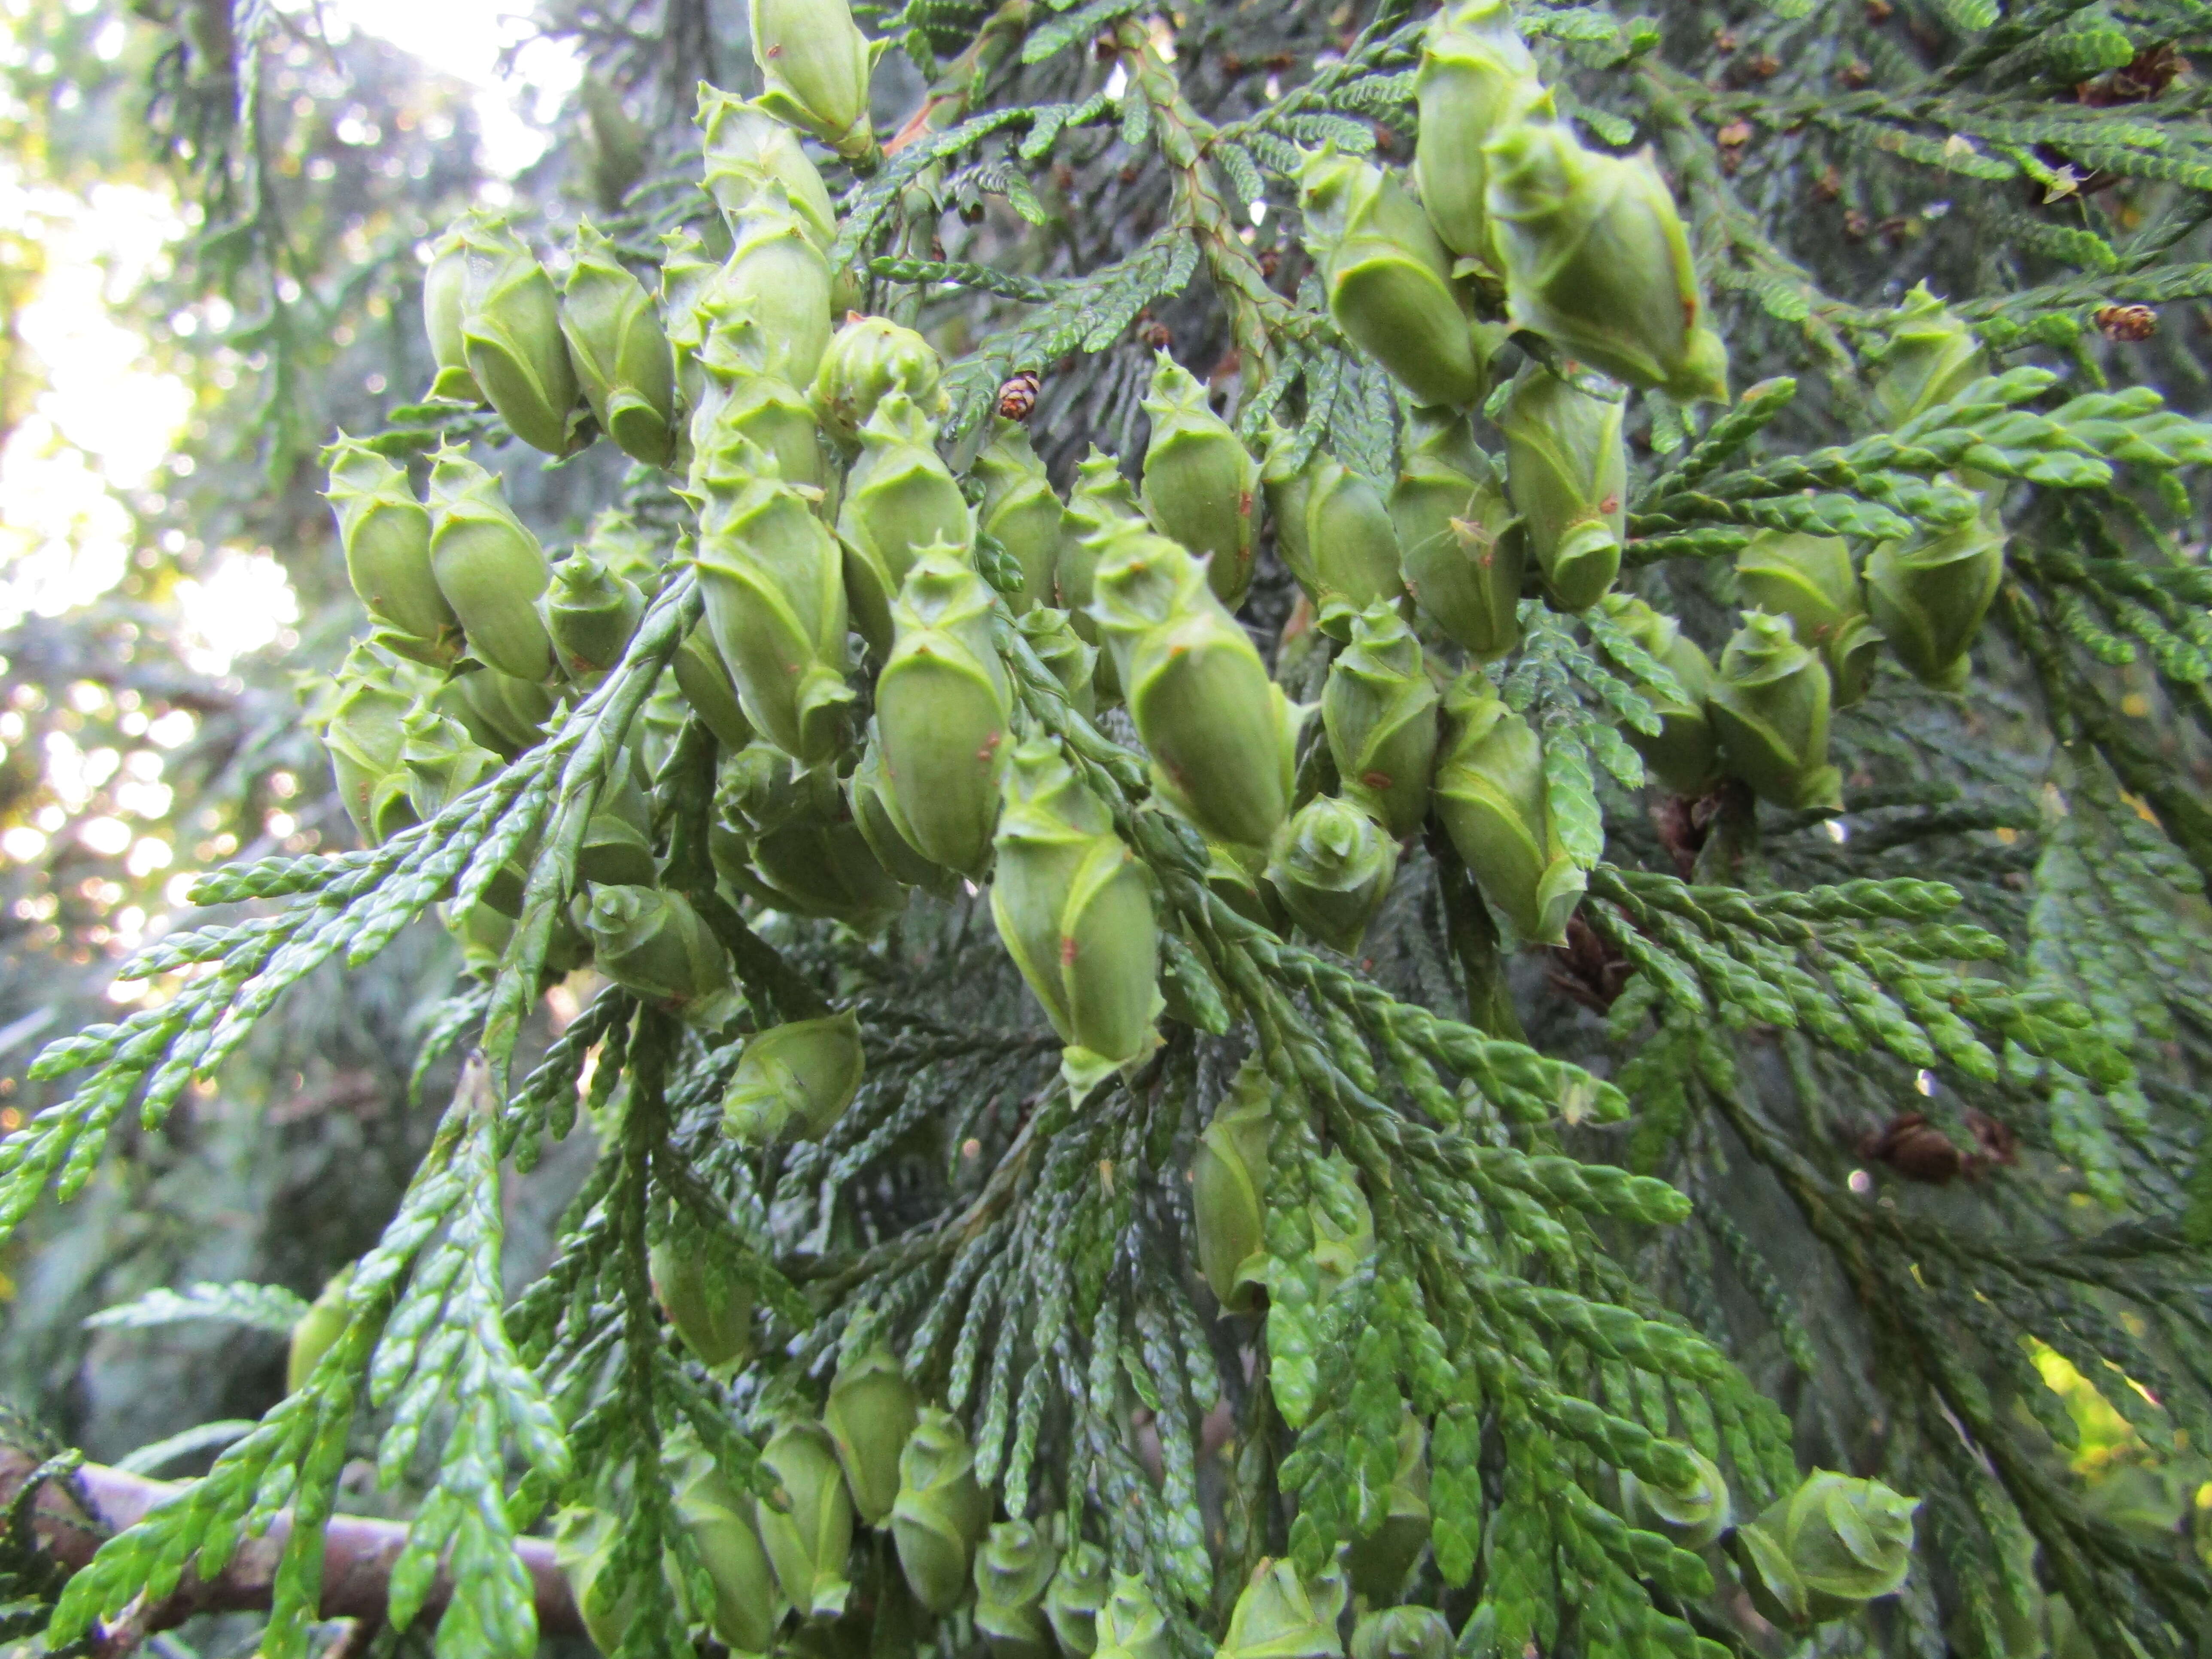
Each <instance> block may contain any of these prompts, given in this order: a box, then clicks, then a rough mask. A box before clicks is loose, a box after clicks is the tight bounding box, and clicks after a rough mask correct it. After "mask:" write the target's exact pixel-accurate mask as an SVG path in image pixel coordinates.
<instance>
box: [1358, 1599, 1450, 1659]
mask: <svg viewBox="0 0 2212 1659" xmlns="http://www.w3.org/2000/svg"><path fill="white" fill-rule="evenodd" d="M1451 1653H1452V1632H1451V1626H1450V1625H1449V1623H1447V1622H1446V1621H1445V1619H1444V1616H1443V1614H1442V1613H1438V1612H1437V1610H1436V1609H1435V1608H1434V1607H1383V1608H1382V1609H1381V1610H1379V1611H1377V1612H1374V1613H1362V1614H1360V1616H1359V1620H1358V1623H1356V1624H1354V1625H1353V1626H1352V1659H1450V1655H1451Z"/></svg>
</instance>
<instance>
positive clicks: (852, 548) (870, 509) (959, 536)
mask: <svg viewBox="0 0 2212 1659" xmlns="http://www.w3.org/2000/svg"><path fill="white" fill-rule="evenodd" d="M837 535H838V538H839V539H840V540H841V541H842V543H843V544H844V548H845V562H844V569H845V591H846V592H848V594H850V595H851V597H852V605H853V625H854V627H855V628H857V629H859V630H860V635H861V637H862V638H864V639H866V641H868V645H869V647H870V648H871V649H872V650H873V651H875V652H876V653H878V656H881V655H884V654H886V653H889V652H890V648H891V636H892V622H891V610H892V605H893V602H894V601H895V600H896V599H897V598H898V595H899V591H900V589H901V588H902V587H903V586H905V585H906V579H907V573H908V571H910V570H912V569H913V568H914V563H915V556H917V555H918V554H919V553H920V552H921V550H922V549H923V548H925V547H933V546H939V545H942V546H945V547H948V548H950V549H951V550H953V551H954V552H955V553H956V554H957V556H959V557H961V558H963V559H966V558H969V557H970V556H973V554H974V552H975V515H974V513H972V512H970V511H969V506H968V502H967V501H966V499H965V498H964V497H963V495H961V494H960V486H959V484H958V483H956V482H955V481H954V479H953V477H952V472H951V469H950V468H949V467H947V466H946V465H945V462H944V459H943V458H942V457H940V456H939V454H938V453H937V428H936V427H935V426H933V424H932V423H931V422H930V421H929V420H928V418H927V416H924V415H923V414H922V412H921V410H919V409H917V408H916V407H915V405H914V404H913V402H912V401H911V400H910V399H909V398H908V397H907V396H906V394H905V393H904V392H889V393H886V394H885V395H884V398H883V399H882V401H881V402H879V403H878V404H877V405H876V409H875V413H874V414H872V415H871V416H869V417H868V422H867V424H866V426H864V427H862V428H860V459H859V460H857V461H855V462H854V463H853V470H852V471H851V472H850V473H849V474H848V476H847V477H846V480H845V500H844V504H843V505H842V507H839V508H838V510H837Z"/></svg>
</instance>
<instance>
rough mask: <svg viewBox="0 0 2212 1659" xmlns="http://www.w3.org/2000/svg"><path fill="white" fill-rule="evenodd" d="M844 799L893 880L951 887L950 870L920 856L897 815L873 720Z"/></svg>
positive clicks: (934, 887) (933, 887) (941, 888)
mask: <svg viewBox="0 0 2212 1659" xmlns="http://www.w3.org/2000/svg"><path fill="white" fill-rule="evenodd" d="M845 799H846V800H847V802H848V804H849V805H851V807H852V809H853V822H854V824H855V825H856V826H857V827H858V828H859V829H860V838H861V839H862V840H863V841H865V842H867V843H868V848H869V850H870V851H871V852H872V853H874V854H875V855H876V860H877V862H878V863H879V864H881V865H882V866H884V870H885V871H886V872H889V873H890V876H891V877H892V878H893V879H895V880H896V881H898V882H900V883H901V884H903V885H905V886H908V887H926V888H927V889H929V890H931V891H933V892H942V891H945V890H946V889H947V888H948V887H949V886H950V884H951V872H949V871H947V870H946V869H945V866H943V865H941V864H936V863H933V862H932V861H931V860H928V859H927V858H925V857H923V856H922V854H921V853H920V852H919V851H918V850H917V849H916V848H915V844H914V842H913V840H912V839H911V833H912V832H911V831H909V830H908V829H907V827H906V822H905V820H904V819H903V818H902V817H900V816H899V811H898V803H897V801H896V799H893V796H892V792H891V787H890V777H889V775H887V774H886V773H885V772H884V750H883V738H882V737H881V735H880V734H879V733H878V732H877V730H876V723H875V721H873V720H870V721H869V722H868V736H867V741H866V743H865V744H863V745H862V746H861V749H860V763H859V764H857V765H856V766H854V768H853V775H852V776H850V777H848V778H847V779H846V780H845Z"/></svg>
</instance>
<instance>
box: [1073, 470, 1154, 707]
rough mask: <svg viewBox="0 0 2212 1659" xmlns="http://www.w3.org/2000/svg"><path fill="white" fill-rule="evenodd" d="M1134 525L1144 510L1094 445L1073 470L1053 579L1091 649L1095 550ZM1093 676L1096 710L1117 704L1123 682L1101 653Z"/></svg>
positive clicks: (1095, 636) (1094, 640)
mask: <svg viewBox="0 0 2212 1659" xmlns="http://www.w3.org/2000/svg"><path fill="white" fill-rule="evenodd" d="M1132 522H1133V523H1134V524H1135V525H1136V526H1138V527H1139V528H1141V527H1142V526H1143V525H1144V524H1145V513H1144V507H1143V504H1142V503H1140V502H1139V501H1138V499H1137V492H1136V490H1135V489H1133V488H1132V487H1131V485H1130V483H1129V481H1128V480H1127V478H1125V477H1122V476H1121V463H1120V462H1119V461H1116V460H1115V459H1114V458H1113V457H1112V456H1111V455H1108V454H1105V453H1102V452H1101V451H1100V450H1099V448H1098V447H1097V445H1095V444H1094V445H1093V446H1091V453H1089V454H1088V455H1086V456H1085V457H1084V458H1083V459H1082V460H1081V461H1079V462H1078V463H1077V464H1076V468H1075V482H1074V483H1073V484H1072V485H1071V486H1069V489H1068V492H1067V512H1066V516H1065V518H1064V519H1063V520H1061V528H1062V530H1063V531H1064V532H1066V538H1065V539H1064V540H1063V541H1062V542H1061V543H1060V564H1059V567H1058V568H1057V569H1056V570H1055V572H1054V578H1053V586H1054V591H1055V592H1057V593H1058V595H1059V599H1060V608H1061V609H1062V610H1064V611H1066V612H1067V615H1068V620H1069V622H1070V623H1072V624H1073V626H1074V629H1075V631H1076V632H1077V633H1079V634H1080V635H1082V636H1083V637H1084V638H1085V640H1087V641H1090V642H1091V644H1093V645H1096V644H1097V643H1098V624H1097V622H1096V621H1095V620H1094V619H1093V618H1092V617H1091V600H1092V599H1095V598H1096V597H1097V573H1098V553H1099V550H1100V549H1101V548H1103V546H1104V545H1105V537H1106V532H1108V531H1109V530H1112V529H1114V528H1115V527H1116V526H1122V525H1126V524H1129V523H1132ZM1097 687H1098V704H1099V707H1100V708H1106V707H1109V706H1110V705H1112V704H1114V703H1116V702H1120V701H1121V680H1120V679H1119V678H1117V677H1116V675H1115V668H1114V659H1113V658H1112V656H1110V655H1109V654H1108V653H1104V652H1101V653H1099V657H1098V666H1097Z"/></svg>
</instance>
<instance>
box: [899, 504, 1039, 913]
mask: <svg viewBox="0 0 2212 1659" xmlns="http://www.w3.org/2000/svg"><path fill="white" fill-rule="evenodd" d="M993 605H994V598H993V595H992V592H991V590H990V588H989V587H988V586H987V585H986V584H985V582H984V580H983V579H982V578H981V576H978V575H977V574H975V571H974V570H973V569H972V568H970V567H969V565H968V564H967V563H966V562H965V561H964V560H963V558H962V556H960V554H959V553H958V552H957V551H956V550H954V549H953V548H951V546H949V545H946V544H942V543H940V544H938V545H936V546H934V547H931V548H927V549H925V550H922V551H921V553H920V554H919V556H917V557H916V558H915V562H914V564H913V566H912V568H910V569H909V571H908V574H907V579H906V586H905V587H904V588H903V589H902V591H901V592H900V594H899V599H898V604H897V605H896V609H895V611H894V612H893V615H894V617H895V620H896V640H897V642H896V644H895V645H894V646H893V647H892V648H891V653H890V661H889V662H887V663H885V664H884V671H883V673H882V674H881V675H880V676H878V678H877V681H876V731H877V735H878V738H879V739H880V741H881V743H882V746H883V764H884V775H885V776H886V777H887V778H889V780H890V787H891V799H892V803H893V805H894V806H895V808H896V811H897V814H898V822H899V823H901V825H902V826H903V827H904V829H906V831H907V834H908V839H909V840H910V841H912V842H913V843H914V845H915V848H916V850H918V851H919V852H920V853H921V855H922V856H923V857H924V858H927V859H929V860H933V861H934V862H936V863H938V864H941V865H943V866H945V868H946V869H948V870H957V871H959V872H962V873H963V874H964V875H968V876H971V877H975V876H981V874H982V873H983V871H984V869H985V868H986V866H988V865H989V863H990V861H991V831H992V829H994V827H995V826H996V824H997V822H998V817H999V781H1000V778H1001V777H1002V776H1003V775H1005V772H1006V748H1007V743H1006V726H1007V722H1008V721H1009V720H1011V719H1012V713H1013V692H1012V687H1011V686H1009V685H1008V684H1007V683H1006V666H1005V665H1004V664H1002V663H1001V662H1000V660H999V652H998V647H997V645H996V644H995V643H994V641H993V640H992V637H991V613H992V609H993Z"/></svg>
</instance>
